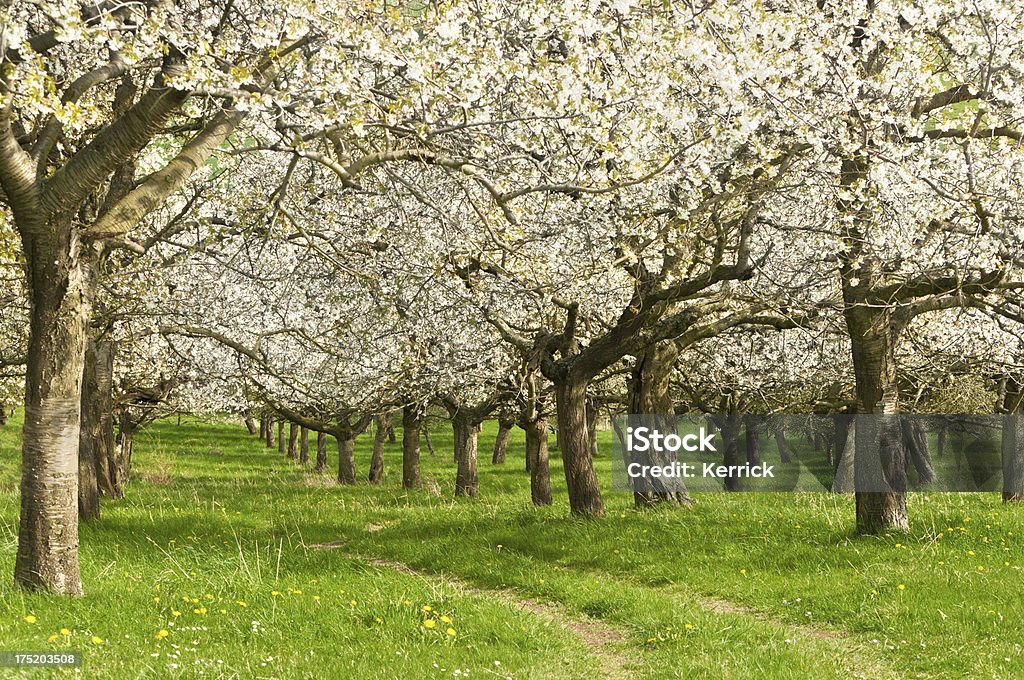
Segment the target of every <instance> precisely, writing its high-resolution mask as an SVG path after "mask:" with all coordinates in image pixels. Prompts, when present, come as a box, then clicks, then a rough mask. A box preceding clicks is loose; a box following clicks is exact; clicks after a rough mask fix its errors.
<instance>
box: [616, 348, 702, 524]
mask: <svg viewBox="0 0 1024 680" xmlns="http://www.w3.org/2000/svg"><path fill="white" fill-rule="evenodd" d="M678 358H679V350H678V349H677V347H676V344H675V343H674V342H671V341H667V342H660V343H658V344H656V345H655V346H654V347H651V348H649V349H647V350H646V351H644V352H641V353H639V354H638V355H637V357H636V363H634V364H633V370H632V372H631V373H630V378H629V390H628V392H629V394H628V398H629V412H630V413H631V414H636V415H642V416H643V418H641V419H640V420H641V421H644V424H645V425H648V426H650V427H653V428H656V429H658V430H659V431H660V432H662V433H663V434H665V435H668V434H673V433H675V432H676V418H675V404H674V403H673V401H672V393H671V392H670V386H671V379H672V372H673V371H674V370H675V364H676V360H677V359H678ZM646 421H650V422H646ZM634 455H635V456H636V457H637V458H635V459H633V460H631V461H629V462H636V463H640V464H641V465H658V466H663V465H669V464H671V463H673V462H675V460H676V455H675V454H673V453H671V452H668V451H646V452H643V453H639V454H634ZM644 484H645V486H644V488H642V489H634V491H633V504H634V505H635V506H636V507H638V508H643V507H650V506H654V505H658V504H659V503H670V504H674V505H685V506H689V505H693V502H694V501H693V499H692V498H691V497H690V495H689V494H688V493H687V491H686V486H685V485H684V484H683V480H682V479H673V480H672V481H671V482H670V483H669V484H666V483H665V480H663V479H660V478H652V479H650V480H644Z"/></svg>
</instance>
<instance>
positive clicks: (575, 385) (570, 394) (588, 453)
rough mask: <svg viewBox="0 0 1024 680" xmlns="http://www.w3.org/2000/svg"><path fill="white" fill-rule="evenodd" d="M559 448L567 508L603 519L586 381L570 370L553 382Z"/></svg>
mask: <svg viewBox="0 0 1024 680" xmlns="http://www.w3.org/2000/svg"><path fill="white" fill-rule="evenodd" d="M555 399H556V403H557V408H558V445H559V447H560V449H561V452H562V466H563V468H564V470H565V483H566V486H567V487H568V490H569V508H570V511H571V512H572V513H573V514H574V515H582V516H585V517H602V516H603V515H604V502H603V501H602V500H601V488H600V487H599V486H598V483H597V472H596V471H595V470H594V459H593V456H592V449H591V447H590V437H589V431H588V428H587V381H586V380H585V379H581V378H579V377H577V376H575V375H573V373H572V371H571V370H570V371H569V372H568V374H567V375H565V376H561V377H560V379H559V380H557V381H556V382H555Z"/></svg>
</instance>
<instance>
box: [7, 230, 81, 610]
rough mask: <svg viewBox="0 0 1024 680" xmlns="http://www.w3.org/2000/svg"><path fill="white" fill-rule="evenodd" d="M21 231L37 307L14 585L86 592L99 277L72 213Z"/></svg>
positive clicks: (31, 346)
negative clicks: (84, 511)
mask: <svg viewBox="0 0 1024 680" xmlns="http://www.w3.org/2000/svg"><path fill="white" fill-rule="evenodd" d="M51 222H53V223H50V222H48V223H47V224H45V225H41V226H42V227H43V228H41V229H39V230H38V231H35V230H33V231H31V232H30V231H28V230H25V231H23V232H22V243H23V247H24V252H25V260H26V270H27V274H28V283H29V296H30V300H31V305H32V315H31V323H30V326H29V340H28V363H27V365H26V371H25V424H24V426H23V429H22V463H21V514H20V520H19V529H18V554H17V557H16V559H15V566H14V580H15V583H17V584H18V585H19V586H20V587H22V588H25V589H27V590H47V591H51V592H55V593H61V594H68V595H80V594H81V593H82V579H81V575H80V572H79V563H78V448H79V443H80V442H79V427H80V422H81V420H80V418H81V408H82V371H83V364H84V356H85V343H86V333H87V326H88V320H89V318H90V315H91V312H92V299H93V293H94V291H95V278H94V277H93V276H90V274H89V272H88V271H87V267H88V265H86V264H85V263H83V262H82V261H81V259H80V257H81V255H80V254H79V252H78V251H79V249H80V248H84V246H81V244H79V243H78V241H77V237H76V236H75V235H74V232H73V229H72V226H71V217H70V215H64V216H61V217H60V218H57V219H55V220H51Z"/></svg>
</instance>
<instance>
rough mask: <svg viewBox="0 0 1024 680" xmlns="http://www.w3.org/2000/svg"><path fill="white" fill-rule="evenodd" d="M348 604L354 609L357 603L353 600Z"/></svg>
mask: <svg viewBox="0 0 1024 680" xmlns="http://www.w3.org/2000/svg"><path fill="white" fill-rule="evenodd" d="M349 604H350V605H352V606H353V607H355V606H356V605H357V604H359V603H358V602H356V601H355V600H352V601H351V602H349Z"/></svg>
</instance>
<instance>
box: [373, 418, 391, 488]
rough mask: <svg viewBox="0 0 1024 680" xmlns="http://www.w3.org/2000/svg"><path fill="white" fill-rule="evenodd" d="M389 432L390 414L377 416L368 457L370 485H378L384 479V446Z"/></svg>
mask: <svg viewBox="0 0 1024 680" xmlns="http://www.w3.org/2000/svg"><path fill="white" fill-rule="evenodd" d="M389 430H391V414H390V413H385V414H384V415H382V416H377V430H376V432H374V434H373V455H372V456H371V457H370V474H369V480H370V483H371V484H380V483H381V480H382V479H383V478H384V445H385V443H386V442H387V440H388V431H389Z"/></svg>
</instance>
